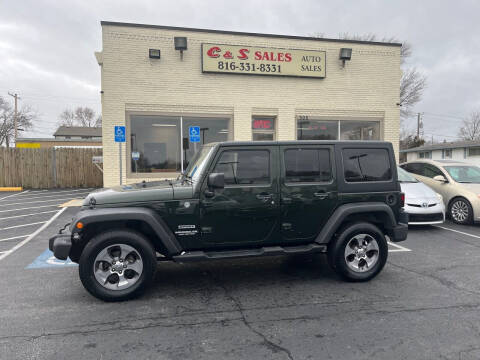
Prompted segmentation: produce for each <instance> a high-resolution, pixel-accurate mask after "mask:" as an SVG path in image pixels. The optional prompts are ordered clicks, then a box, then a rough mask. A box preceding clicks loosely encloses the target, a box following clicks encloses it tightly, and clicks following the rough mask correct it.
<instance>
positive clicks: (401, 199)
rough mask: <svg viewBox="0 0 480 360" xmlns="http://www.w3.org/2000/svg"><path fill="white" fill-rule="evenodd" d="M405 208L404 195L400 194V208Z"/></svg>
mask: <svg viewBox="0 0 480 360" xmlns="http://www.w3.org/2000/svg"><path fill="white" fill-rule="evenodd" d="M404 206H405V193H402V192H401V193H400V207H404Z"/></svg>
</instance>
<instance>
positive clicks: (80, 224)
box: [75, 221, 83, 230]
mask: <svg viewBox="0 0 480 360" xmlns="http://www.w3.org/2000/svg"><path fill="white" fill-rule="evenodd" d="M75 226H76V228H77V229H80V230H81V229H83V223H82V222H80V221H79V222H77V225H75Z"/></svg>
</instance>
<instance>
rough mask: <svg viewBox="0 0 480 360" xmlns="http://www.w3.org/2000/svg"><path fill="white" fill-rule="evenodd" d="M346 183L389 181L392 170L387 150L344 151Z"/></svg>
mask: <svg viewBox="0 0 480 360" xmlns="http://www.w3.org/2000/svg"><path fill="white" fill-rule="evenodd" d="M342 155H343V166H344V172H345V181H347V182H366V181H388V180H390V179H391V178H392V169H391V165H390V159H389V156H388V151H387V150H386V149H344V150H343V153H342Z"/></svg>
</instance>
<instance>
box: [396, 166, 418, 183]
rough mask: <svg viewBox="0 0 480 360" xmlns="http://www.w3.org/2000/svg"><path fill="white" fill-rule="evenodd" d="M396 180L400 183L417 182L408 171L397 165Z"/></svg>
mask: <svg viewBox="0 0 480 360" xmlns="http://www.w3.org/2000/svg"><path fill="white" fill-rule="evenodd" d="M397 172H398V181H400V182H401V183H416V182H418V180H417V179H415V178H414V177H413V176H412V175H411V174H410V173H409V172H407V171H405V170H403V169H402V168H401V167H397Z"/></svg>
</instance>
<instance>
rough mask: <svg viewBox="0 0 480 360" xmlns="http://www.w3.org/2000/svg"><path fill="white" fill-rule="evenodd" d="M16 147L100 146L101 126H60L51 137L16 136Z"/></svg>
mask: <svg viewBox="0 0 480 360" xmlns="http://www.w3.org/2000/svg"><path fill="white" fill-rule="evenodd" d="M16 147H17V148H51V147H56V148H58V147H69V148H101V147H102V128H101V127H83V126H60V127H59V128H58V129H57V131H55V133H54V134H53V137H52V138H18V139H17V141H16Z"/></svg>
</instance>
